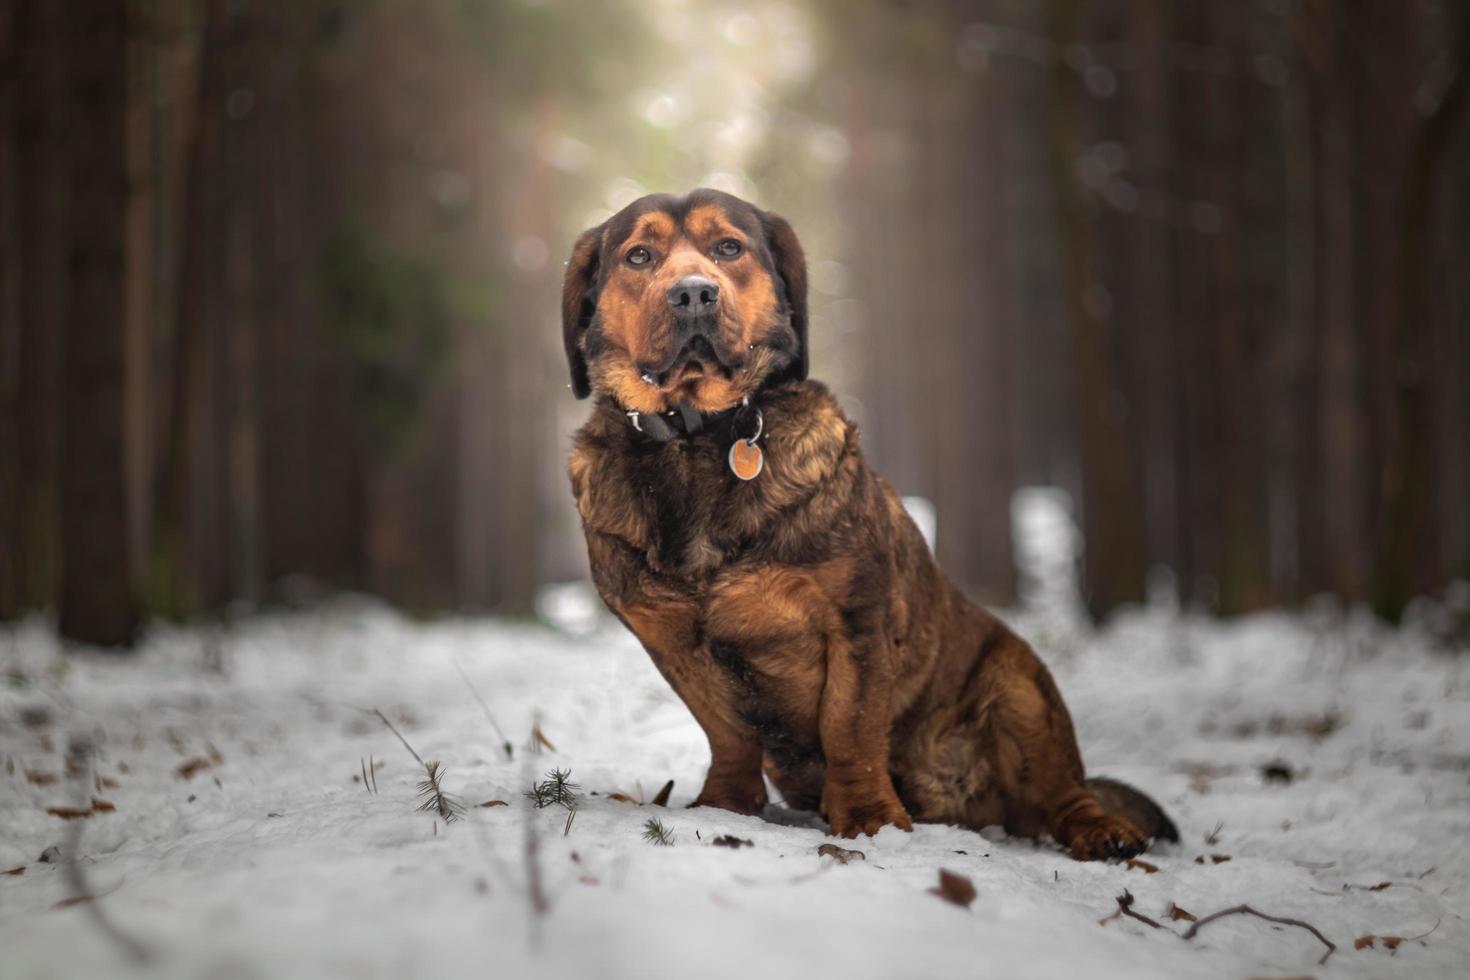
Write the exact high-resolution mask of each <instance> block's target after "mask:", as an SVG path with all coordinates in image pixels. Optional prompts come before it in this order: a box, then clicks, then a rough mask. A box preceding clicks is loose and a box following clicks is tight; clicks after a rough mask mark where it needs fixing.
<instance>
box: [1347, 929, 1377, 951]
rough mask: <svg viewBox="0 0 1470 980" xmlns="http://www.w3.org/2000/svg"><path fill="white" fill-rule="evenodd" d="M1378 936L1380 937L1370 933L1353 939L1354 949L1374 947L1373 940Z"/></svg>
mask: <svg viewBox="0 0 1470 980" xmlns="http://www.w3.org/2000/svg"><path fill="white" fill-rule="evenodd" d="M1377 938H1378V937H1377V936H1375V935H1373V934H1372V933H1369V934H1368V935H1366V936H1359V937H1358V938H1357V939H1354V940H1353V949H1372V948H1373V940H1375V939H1377Z"/></svg>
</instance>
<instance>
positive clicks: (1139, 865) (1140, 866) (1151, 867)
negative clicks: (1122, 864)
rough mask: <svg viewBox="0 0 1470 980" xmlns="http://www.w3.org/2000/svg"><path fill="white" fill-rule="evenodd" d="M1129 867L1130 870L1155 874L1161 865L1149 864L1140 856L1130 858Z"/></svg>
mask: <svg viewBox="0 0 1470 980" xmlns="http://www.w3.org/2000/svg"><path fill="white" fill-rule="evenodd" d="M1127 867H1128V869H1129V870H1130V871H1132V870H1139V871H1142V872H1143V873H1144V874H1151V875H1153V874H1158V873H1159V866H1158V865H1157V864H1149V863H1148V862H1147V861H1142V860H1139V859H1138V858H1129V859H1128V864H1127Z"/></svg>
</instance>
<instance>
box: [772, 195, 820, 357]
mask: <svg viewBox="0 0 1470 980" xmlns="http://www.w3.org/2000/svg"><path fill="white" fill-rule="evenodd" d="M762 219H763V220H762V224H763V225H764V226H765V229H766V245H767V247H769V248H770V250H771V258H772V259H774V260H775V262H776V274H777V275H778V276H780V277H781V283H782V285H784V286H785V287H786V308H787V310H788V311H789V312H790V314H791V329H792V330H794V331H796V346H797V353H796V362H795V363H794V364H792V366H791V370H790V372H789V373H790V375H791V376H792V377H793V378H795V379H796V380H797V381H804V380H806V375H807V368H808V367H809V366H810V363H811V359H810V357H809V356H808V354H807V339H806V323H807V317H806V256H805V255H804V254H803V253H802V251H801V242H799V241H797V240H796V232H795V231H793V230H792V229H791V224H790V223H789V222H788V221H787V220H786V219H785V218H783V217H781V216H780V215H779V214H771V213H770V212H766V213H765V214H764V215H763V216H762Z"/></svg>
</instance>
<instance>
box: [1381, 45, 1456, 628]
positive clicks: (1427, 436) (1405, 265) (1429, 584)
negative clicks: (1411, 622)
mask: <svg viewBox="0 0 1470 980" xmlns="http://www.w3.org/2000/svg"><path fill="white" fill-rule="evenodd" d="M1451 57H1452V58H1453V59H1454V65H1455V67H1454V69H1453V74H1452V75H1451V77H1450V80H1449V82H1448V84H1447V85H1446V87H1445V89H1444V92H1443V93H1442V94H1441V95H1440V97H1439V103H1438V105H1436V106H1435V107H1434V108H1433V110H1432V111H1430V112H1429V114H1428V116H1427V117H1426V118H1425V119H1424V121H1423V122H1422V123H1420V124H1419V126H1418V128H1417V132H1415V133H1414V135H1413V139H1412V142H1411V144H1410V148H1409V158H1408V163H1407V166H1406V167H1405V169H1404V174H1403V180H1402V192H1401V193H1402V203H1401V208H1402V212H1401V216H1400V219H1399V235H1398V246H1397V256H1396V261H1395V263H1394V266H1393V269H1394V278H1395V279H1396V280H1397V283H1396V284H1397V287H1398V297H1397V301H1398V302H1397V310H1396V311H1395V312H1396V314H1397V316H1396V317H1395V319H1394V322H1393V324H1392V327H1391V333H1390V338H1389V344H1390V346H1389V357H1388V360H1387V361H1386V362H1384V368H1383V370H1385V371H1386V372H1387V373H1388V374H1389V375H1390V382H1391V385H1392V387H1391V389H1390V394H1389V402H1388V405H1387V406H1386V409H1387V412H1388V425H1387V433H1386V443H1387V445H1386V448H1385V454H1384V456H1385V458H1384V465H1383V475H1382V481H1381V483H1380V487H1379V497H1378V508H1379V515H1378V518H1379V528H1378V538H1377V542H1376V545H1377V546H1376V555H1375V561H1374V576H1373V605H1374V608H1375V609H1376V610H1377V612H1378V613H1379V615H1381V616H1383V617H1384V618H1386V619H1389V620H1391V621H1397V620H1398V619H1399V618H1400V617H1401V616H1402V615H1403V610H1404V605H1405V603H1407V601H1408V599H1409V598H1410V597H1411V596H1413V595H1416V594H1422V593H1424V592H1428V591H1429V590H1431V589H1433V588H1434V587H1435V585H1436V584H1437V583H1438V582H1439V580H1440V577H1441V571H1440V570H1441V567H1442V566H1441V564H1440V555H1439V547H1440V542H1439V541H1438V540H1437V539H1436V537H1435V536H1434V535H1432V534H1431V529H1432V524H1433V521H1434V518H1435V513H1436V510H1437V507H1436V501H1435V485H1436V480H1435V477H1436V473H1435V456H1436V453H1435V444H1434V442H1435V440H1434V434H1435V424H1434V418H1433V412H1432V404H1431V398H1432V395H1433V392H1432V391H1431V389H1430V384H1431V381H1432V380H1433V378H1434V372H1433V370H1432V365H1431V362H1430V358H1431V353H1430V347H1429V343H1430V328H1431V322H1430V310H1429V303H1428V298H1427V295H1426V278H1427V276H1428V268H1427V266H1428V264H1429V263H1428V261H1427V257H1428V252H1429V241H1428V239H1429V235H1430V233H1431V222H1430V219H1431V216H1432V214H1433V208H1434V202H1435V200H1436V198H1437V197H1438V195H1439V189H1440V174H1441V171H1442V168H1443V165H1444V161H1445V156H1446V154H1447V153H1448V152H1449V150H1450V144H1451V140H1452V139H1453V137H1454V135H1455V133H1456V131H1457V130H1458V128H1459V126H1460V123H1461V121H1462V120H1463V118H1464V117H1465V107H1466V104H1467V102H1470V17H1467V18H1464V22H1463V24H1462V25H1461V28H1460V33H1459V37H1458V40H1457V43H1456V44H1455V45H1454V51H1453V53H1452V56H1451ZM1416 60H1417V59H1416ZM1410 98H1411V99H1412V98H1413V95H1412V94H1410ZM1412 104H1413V103H1412V101H1411V103H1410V105H1411V106H1412ZM1405 111H1409V110H1408V109H1407V108H1406V110H1405ZM1461 176H1462V177H1463V175H1461ZM1461 437H1462V439H1463V438H1464V437H1465V436H1464V433H1461Z"/></svg>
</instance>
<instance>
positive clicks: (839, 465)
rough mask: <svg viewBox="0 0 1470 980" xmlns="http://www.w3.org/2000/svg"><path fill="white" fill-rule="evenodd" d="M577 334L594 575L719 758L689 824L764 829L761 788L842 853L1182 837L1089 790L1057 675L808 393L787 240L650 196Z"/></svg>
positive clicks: (613, 252)
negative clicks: (978, 840) (916, 832)
mask: <svg viewBox="0 0 1470 980" xmlns="http://www.w3.org/2000/svg"><path fill="white" fill-rule="evenodd" d="M562 325H563V331H564V339H565V342H566V353H567V360H568V362H569V365H570V368H571V375H572V389H573V391H574V392H575V393H576V395H577V397H579V398H582V397H586V396H587V395H588V394H591V393H593V392H595V393H596V395H597V398H596V401H595V403H594V408H593V412H592V417H591V418H590V419H589V420H588V422H587V424H586V425H585V426H583V428H582V429H581V431H580V432H579V433H578V434H577V437H576V444H575V448H574V450H573V452H572V456H571V464H570V470H571V478H572V491H573V493H574V494H575V495H576V499H577V508H578V510H579V511H580V512H581V515H582V525H583V528H584V530H585V532H586V535H587V551H588V556H589V558H590V559H591V565H592V575H593V579H594V581H595V582H596V585H597V588H598V591H599V592H600V593H601V595H602V598H603V600H604V601H605V602H606V603H607V605H608V607H609V608H610V609H612V611H613V612H614V613H615V614H617V616H618V617H619V618H620V619H621V620H622V621H623V622H624V623H625V624H627V626H628V628H629V629H631V630H632V631H633V632H634V633H635V634H636V635H637V636H638V639H639V640H641V641H642V643H643V646H644V647H645V648H646V649H647V650H648V653H649V655H650V656H651V657H652V658H653V662H654V663H655V664H656V665H657V666H658V669H659V671H660V672H662V674H663V676H664V677H665V678H667V679H668V681H669V683H670V684H671V685H673V688H674V690H675V691H676V692H678V694H679V696H680V697H681V698H682V699H683V700H684V703H685V704H687V705H688V706H689V710H690V711H692V712H693V713H694V717H695V719H696V720H698V722H699V724H700V726H701V727H703V729H704V731H705V734H706V735H707V736H708V737H709V744H710V752H711V756H712V759H711V762H710V769H709V775H708V777H707V778H706V780H705V784H704V789H703V790H702V791H701V792H700V794H699V797H698V799H696V800H695V803H696V805H701V804H702V805H708V806H717V807H724V808H726V809H729V810H736V811H739V812H741V813H754V812H757V811H759V810H761V808H762V807H764V806H765V804H766V789H765V783H764V781H763V780H762V778H761V776H762V771H764V772H765V774H766V775H768V776H769V777H770V780H771V782H772V783H773V784H774V785H775V786H776V788H777V789H779V790H780V792H781V793H782V795H783V796H784V797H785V799H786V802H787V803H788V804H790V805H791V806H793V807H798V808H804V809H820V811H821V812H822V813H823V814H824V815H825V816H826V818H827V820H828V823H829V825H830V828H831V832H832V833H834V834H839V835H842V836H844V837H854V836H856V835H857V834H859V833H868V834H872V833H876V832H877V831H878V829H879V828H881V827H882V826H883V825H885V824H893V825H895V826H898V827H902V828H903V829H905V830H909V829H912V827H913V823H912V821H913V820H914V819H918V820H923V821H934V822H941V823H956V824H962V825H964V826H967V827H973V828H977V829H978V828H981V827H985V826H988V825H990V824H1003V825H1004V826H1005V827H1006V829H1007V830H1008V831H1010V832H1011V833H1015V834H1023V835H1027V836H1032V837H1037V836H1040V835H1042V834H1050V835H1051V836H1052V837H1053V838H1054V839H1056V840H1057V841H1059V842H1060V843H1061V844H1062V845H1063V846H1065V847H1067V848H1068V849H1070V850H1071V852H1072V855H1073V856H1074V857H1077V858H1081V859H1095V858H1107V857H1122V856H1127V855H1131V854H1136V853H1138V852H1139V851H1142V850H1143V849H1144V848H1145V847H1147V846H1148V842H1149V838H1150V837H1159V838H1167V839H1170V840H1177V839H1178V836H1177V832H1176V831H1175V829H1174V827H1173V825H1172V824H1171V823H1170V822H1169V820H1168V818H1167V817H1166V816H1164V814H1163V813H1162V812H1161V811H1160V810H1159V808H1158V807H1157V805H1155V804H1154V803H1153V802H1152V801H1151V800H1149V799H1148V798H1147V797H1145V796H1143V795H1142V794H1141V793H1138V792H1137V791H1135V790H1132V789H1130V788H1128V787H1126V786H1123V785H1122V784H1120V783H1114V782H1111V781H1107V780H1085V779H1084V777H1083V770H1082V760H1081V757H1080V755H1079V754H1078V750H1077V740H1076V737H1075V736H1074V735H1073V732H1072V721H1071V719H1070V717H1069V716H1068V714H1067V709H1066V706H1065V705H1064V704H1063V703H1062V698H1061V695H1060V694H1059V693H1058V692H1057V688H1056V685H1055V684H1054V683H1053V682H1052V679H1051V675H1050V674H1049V673H1048V672H1047V669H1046V667H1045V666H1043V665H1042V663H1041V661H1040V660H1038V659H1037V658H1036V655H1035V654H1034V653H1032V652H1031V649H1030V648H1029V647H1028V646H1027V645H1026V644H1025V643H1024V642H1022V641H1021V640H1019V639H1018V638H1017V637H1016V636H1015V635H1014V634H1012V633H1011V632H1010V631H1009V630H1008V629H1006V627H1005V626H1004V625H1002V624H1001V623H1000V622H999V621H998V620H996V619H995V618H994V617H992V616H990V615H989V614H988V613H986V612H984V611H983V610H981V609H979V608H977V607H975V606H973V605H971V604H970V603H969V602H968V601H966V599H965V598H964V596H962V595H960V594H959V592H958V591H957V590H956V589H955V588H954V586H952V585H951V584H950V583H949V581H948V580H947V579H946V578H945V577H944V574H943V573H942V572H941V571H940V570H939V567H938V566H937V565H936V564H935V562H934V559H933V557H932V556H931V555H930V553H929V549H928V547H927V546H926V545H925V543H924V540H923V538H922V537H920V535H919V531H918V529H917V528H916V527H915V526H914V524H913V522H912V521H911V520H910V519H909V517H908V515H907V514H906V513H905V511H904V509H903V507H902V505H901V504H900V503H899V500H898V497H897V496H896V495H895V494H894V492H893V489H892V488H891V487H889V486H888V484H887V483H885V482H884V481H883V480H881V479H880V478H878V477H877V476H876V475H874V474H873V472H872V471H871V470H869V469H868V467H867V466H866V465H865V464H864V462H863V458H862V454H861V453H860V451H859V449H858V434H857V430H856V429H855V428H854V426H853V425H852V423H851V422H849V421H848V420H847V419H846V418H845V417H843V414H842V411H841V410H840V409H839V408H838V407H837V403H836V402H835V401H834V400H833V398H832V396H831V394H830V393H828V391H827V389H826V388H824V387H823V386H822V385H820V384H818V383H816V382H813V381H807V380H806V376H807V342H806V340H807V338H806V264H805V259H804V258H803V256H802V250H801V245H800V244H799V243H798V242H797V239H796V235H795V234H794V233H793V232H792V230H791V226H790V225H789V224H787V223H786V222H785V221H784V220H782V219H781V218H779V217H777V216H776V215H773V214H769V213H766V212H763V211H760V210H758V209H757V208H755V207H753V206H751V205H750V204H747V203H745V202H744V201H741V200H739V199H737V198H735V197H731V196H730V195H728V194H723V193H720V192H718V191H712V190H698V191H694V192H693V193H691V194H689V195H687V196H685V197H673V196H669V195H652V196H649V197H645V198H642V199H641V200H638V201H635V202H634V203H632V204H630V205H629V206H628V207H626V208H624V209H623V210H622V211H620V212H618V213H617V214H616V215H614V216H613V217H612V218H610V219H608V221H607V222H606V223H604V224H603V225H601V226H599V227H597V228H593V229H590V230H589V231H587V232H585V233H583V234H582V236H581V237H579V238H578V239H577V242H576V244H575V246H574V247H573V249H572V257H571V260H570V262H569V263H568V266H567V272H566V282H565V287H564V290H563V296H562Z"/></svg>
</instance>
